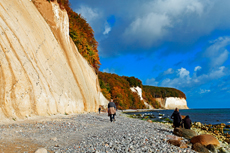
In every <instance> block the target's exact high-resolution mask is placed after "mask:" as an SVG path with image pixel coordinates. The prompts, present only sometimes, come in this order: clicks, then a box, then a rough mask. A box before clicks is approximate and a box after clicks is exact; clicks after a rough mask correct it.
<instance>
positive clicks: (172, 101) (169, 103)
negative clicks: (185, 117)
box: [156, 97, 188, 109]
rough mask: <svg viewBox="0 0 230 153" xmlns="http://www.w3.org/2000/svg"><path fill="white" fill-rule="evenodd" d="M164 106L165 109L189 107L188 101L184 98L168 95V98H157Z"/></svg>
mask: <svg viewBox="0 0 230 153" xmlns="http://www.w3.org/2000/svg"><path fill="white" fill-rule="evenodd" d="M156 101H158V102H159V103H160V104H161V106H162V107H164V108H165V109H175V108H179V109H188V106H187V101H186V100H185V99H184V98H178V97H167V98H156Z"/></svg>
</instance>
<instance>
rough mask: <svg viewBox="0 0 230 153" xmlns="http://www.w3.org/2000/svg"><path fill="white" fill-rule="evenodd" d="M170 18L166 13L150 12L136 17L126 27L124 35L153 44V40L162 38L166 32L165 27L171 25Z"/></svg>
mask: <svg viewBox="0 0 230 153" xmlns="http://www.w3.org/2000/svg"><path fill="white" fill-rule="evenodd" d="M170 26H171V24H170V19H169V18H168V16H167V15H165V14H157V13H149V14H148V15H146V16H143V17H139V18H136V19H135V20H134V21H133V22H132V23H131V24H130V26H129V27H128V28H127V29H126V31H125V33H124V36H125V37H129V38H131V39H130V40H132V38H135V39H136V38H137V39H138V40H140V41H141V43H145V44H146V45H151V43H152V41H154V40H158V39H160V38H161V37H162V36H163V35H165V34H166V30H165V29H164V28H165V27H170Z"/></svg>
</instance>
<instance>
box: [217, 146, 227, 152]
mask: <svg viewBox="0 0 230 153" xmlns="http://www.w3.org/2000/svg"><path fill="white" fill-rule="evenodd" d="M219 153H228V151H227V150H226V149H225V148H223V147H220V148H219Z"/></svg>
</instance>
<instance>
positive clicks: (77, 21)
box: [47, 0, 101, 71]
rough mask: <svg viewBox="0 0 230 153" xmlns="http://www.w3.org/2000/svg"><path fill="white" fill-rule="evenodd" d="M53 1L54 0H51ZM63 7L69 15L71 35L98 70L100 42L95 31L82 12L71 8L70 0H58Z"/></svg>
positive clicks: (79, 48) (81, 51) (84, 55)
mask: <svg viewBox="0 0 230 153" xmlns="http://www.w3.org/2000/svg"><path fill="white" fill-rule="evenodd" d="M47 1H49V2H50V0H47ZM51 1H53V0H51ZM57 2H58V3H59V6H60V8H61V9H65V10H66V11H67V13H68V16H69V35H70V37H71V38H72V40H73V42H74V43H75V45H76V46H77V48H78V51H79V52H80V54H81V55H82V56H83V57H84V58H85V59H86V60H87V61H88V62H89V64H90V65H91V66H92V67H93V68H94V69H95V70H96V71H98V70H99V67H100V64H101V63H100V61H99V55H98V50H97V47H98V42H97V41H96V39H95V38H94V31H93V29H92V27H91V26H90V25H89V24H88V23H87V21H86V20H85V19H84V17H83V16H81V14H78V13H76V12H74V11H73V10H72V9H71V8H70V3H69V0H57Z"/></svg>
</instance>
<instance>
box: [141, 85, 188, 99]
mask: <svg viewBox="0 0 230 153" xmlns="http://www.w3.org/2000/svg"><path fill="white" fill-rule="evenodd" d="M143 91H144V92H145V93H149V94H150V95H151V96H152V97H153V98H165V97H179V98H185V99H186V96H185V94H184V93H183V92H182V91H180V90H177V89H175V88H167V87H155V86H143ZM150 95H149V96H150Z"/></svg>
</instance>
